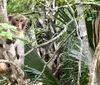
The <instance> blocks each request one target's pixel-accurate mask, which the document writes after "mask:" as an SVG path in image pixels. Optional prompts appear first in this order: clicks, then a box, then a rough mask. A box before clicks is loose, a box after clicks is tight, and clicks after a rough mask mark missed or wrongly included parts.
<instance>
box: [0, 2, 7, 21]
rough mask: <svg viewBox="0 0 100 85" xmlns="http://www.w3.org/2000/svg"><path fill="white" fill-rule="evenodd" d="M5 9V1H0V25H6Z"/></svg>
mask: <svg viewBox="0 0 100 85" xmlns="http://www.w3.org/2000/svg"><path fill="white" fill-rule="evenodd" d="M6 7H7V1H6V0H0V23H8V18H7V8H6Z"/></svg>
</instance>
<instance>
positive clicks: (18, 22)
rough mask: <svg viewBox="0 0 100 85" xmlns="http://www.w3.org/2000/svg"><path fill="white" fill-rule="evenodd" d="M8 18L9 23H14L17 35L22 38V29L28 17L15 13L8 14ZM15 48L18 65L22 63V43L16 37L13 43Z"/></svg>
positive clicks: (23, 29)
mask: <svg viewBox="0 0 100 85" xmlns="http://www.w3.org/2000/svg"><path fill="white" fill-rule="evenodd" d="M8 19H9V21H10V23H11V25H14V26H16V27H17V30H18V31H19V33H18V34H16V36H17V37H19V38H24V31H25V27H26V25H27V23H28V18H26V17H25V16H24V15H22V14H17V15H9V16H8ZM14 46H15V50H16V56H17V59H18V64H19V66H21V67H22V66H23V65H24V43H23V41H21V40H19V39H17V40H16V41H15V43H14Z"/></svg>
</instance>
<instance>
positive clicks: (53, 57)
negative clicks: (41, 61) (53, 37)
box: [34, 29, 75, 83]
mask: <svg viewBox="0 0 100 85" xmlns="http://www.w3.org/2000/svg"><path fill="white" fill-rule="evenodd" d="M74 32H75V29H74V30H73V31H72V32H71V33H70V34H69V35H68V36H67V38H66V39H65V40H64V41H62V43H61V44H60V45H59V47H58V49H57V50H56V51H55V52H54V54H53V56H52V57H51V58H50V60H49V61H48V62H47V63H46V64H45V65H44V67H43V70H42V72H41V74H40V75H39V76H38V77H37V78H36V79H35V80H34V83H35V82H36V81H37V80H38V79H39V78H40V77H41V76H42V74H43V73H44V71H45V68H46V67H47V65H48V64H49V63H50V62H51V61H52V60H54V59H56V57H55V55H56V53H57V52H58V51H59V49H60V48H61V47H62V46H63V44H64V43H65V41H66V40H68V38H69V37H70V36H71V35H72V34H73V33H74Z"/></svg>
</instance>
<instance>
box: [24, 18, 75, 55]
mask: <svg viewBox="0 0 100 85" xmlns="http://www.w3.org/2000/svg"><path fill="white" fill-rule="evenodd" d="M73 21H74V19H72V20H70V21H69V22H68V23H67V25H66V26H67V27H68V25H70V24H71V23H72V22H73ZM65 32H66V30H65V29H64V30H62V31H61V32H60V33H59V35H57V36H56V37H54V38H52V39H51V40H49V41H47V42H44V43H42V44H40V45H36V46H34V47H33V48H32V49H31V50H29V51H28V52H27V53H25V55H24V56H26V55H28V54H29V53H31V52H32V51H33V50H34V48H40V47H43V46H46V45H48V44H50V43H52V42H54V41H55V40H57V39H58V38H59V37H60V36H61V35H63V34H64V33H65Z"/></svg>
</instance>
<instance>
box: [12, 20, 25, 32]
mask: <svg viewBox="0 0 100 85" xmlns="http://www.w3.org/2000/svg"><path fill="white" fill-rule="evenodd" d="M24 21H25V20H24V19H23V18H17V19H15V20H14V25H15V26H16V27H17V30H18V31H21V30H23V24H24Z"/></svg>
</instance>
